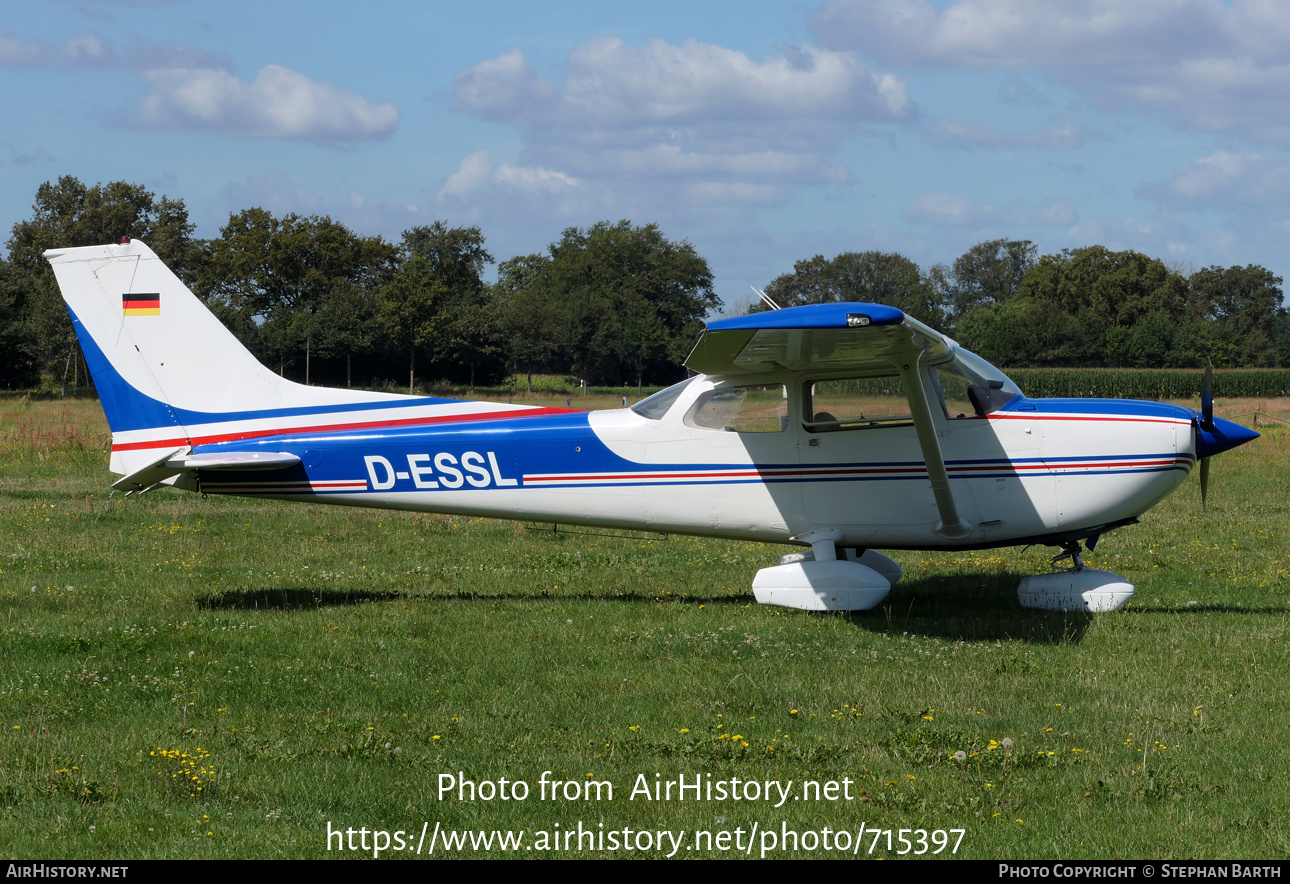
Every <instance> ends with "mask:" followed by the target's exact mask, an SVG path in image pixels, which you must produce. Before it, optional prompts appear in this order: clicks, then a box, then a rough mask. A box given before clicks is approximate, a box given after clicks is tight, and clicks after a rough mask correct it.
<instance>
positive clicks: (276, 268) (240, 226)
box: [197, 208, 399, 370]
mask: <svg viewBox="0 0 1290 884" xmlns="http://www.w3.org/2000/svg"><path fill="white" fill-rule="evenodd" d="M398 257H399V253H398V250H397V249H396V248H395V247H394V246H393V245H391V244H390V243H387V242H385V241H384V240H383V239H381V238H380V237H366V236H359V235H358V234H355V233H354V232H353V231H351V230H350V229H349V228H348V227H346V226H345V225H343V224H340V223H338V222H336V221H333V220H332V219H331V218H327V217H325V216H312V217H308V218H306V217H301V216H299V215H295V214H291V215H287V216H285V217H283V218H275V217H274V216H273V215H272V214H271V213H270V212H268V211H266V210H264V209H258V208H257V209H246V210H244V211H242V212H240V213H238V214H236V215H233V216H231V217H230V218H229V222H228V224H227V225H225V226H224V227H223V229H221V231H220V237H219V238H218V239H216V240H212V241H211V243H210V249H209V252H208V254H207V257H206V260H205V261H204V262H203V264H202V268H201V274H200V276H199V279H198V286H197V291H198V293H199V294H200V295H201V296H202V297H203V298H204V299H205V300H206V302H207V304H209V305H210V306H211V308H212V309H213V310H214V311H215V313H216V315H217V316H219V317H220V318H221V319H222V320H224V322H225V323H226V324H227V325H228V326H229V327H230V328H231V329H232V330H233V331H234V333H236V334H239V336H240V337H242V338H243V340H244V341H247V342H248V343H250V344H252V345H254V346H252V349H253V350H258V351H260V352H261V353H262V354H263V356H264V357H265V358H267V359H268V360H269V361H270V362H274V361H276V362H277V363H278V365H279V370H284V369H285V366H286V365H288V364H294V363H295V362H296V361H297V360H298V359H299V358H301V357H304V356H306V354H310V353H311V352H312V348H313V340H314V336H315V335H317V336H318V337H319V339H320V341H322V342H323V351H324V353H326V354H327V355H332V356H339V355H347V356H348V355H350V353H352V351H349V352H347V353H345V354H342V353H341V352H340V348H341V342H343V341H346V340H350V338H349V336H348V334H349V333H348V332H347V331H346V330H345V326H347V325H349V324H350V323H351V322H352V321H353V318H354V317H352V316H351V315H350V314H349V313H348V312H347V307H349V306H351V305H352V303H353V298H354V297H355V290H357V291H358V292H360V293H363V294H362V295H361V297H370V298H375V293H376V292H377V291H378V290H379V289H380V287H381V286H382V285H384V284H385V283H386V282H387V281H388V280H389V279H390V278H391V277H392V276H393V274H394V271H395V269H396V267H397V266H398ZM333 298H339V299H340V303H338V304H334V305H333V304H330V303H329V302H330V301H331V300H332V299H333ZM375 312H376V310H375V307H374V306H373V307H372V308H371V309H370V310H368V311H367V315H368V316H371V315H374V314H375ZM248 337H250V338H251V340H249V341H248V340H247V339H248Z"/></svg>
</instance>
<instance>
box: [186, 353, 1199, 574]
mask: <svg viewBox="0 0 1290 884" xmlns="http://www.w3.org/2000/svg"><path fill="white" fill-rule="evenodd" d="M808 381H809V378H808ZM792 383H793V384H794V385H795V384H798V383H800V381H799V380H798V379H793V380H792ZM714 386H718V387H719V384H718V385H714V384H713V383H712V382H711V381H709V380H708V379H706V378H702V377H700V378H696V379H694V380H693V381H692V382H690V383H689V384H688V385H687V386H686V387H685V389H684V390H683V391H682V392H681V393H680V394H679V395H678V396H677V398H676V401H675V402H673V403H672V405H671V406H670V407H669V408H668V409H667V410H666V413H664V414H663V415H662V416H661V417H658V418H657V419H651V418H647V417H643V416H641V415H640V414H637V413H636V412H634V411H632V410H630V409H617V410H613V411H599V412H589V413H584V412H569V413H560V414H552V413H550V410H548V409H543V410H541V412H542V413H536V414H534V413H530V412H527V411H517V412H508V413H507V414H508V415H512V414H513V415H514V416H506V415H503V416H498V415H490V416H488V417H487V418H485V419H478V418H472V417H471V416H468V415H467V416H463V418H462V419H460V420H450V421H441V420H440V421H435V414H434V413H433V412H435V411H437V410H439V407H437V406H434V405H427V406H426V410H427V413H426V415H425V418H426V420H427V423H420V422H417V423H411V422H410V421H412V420H413V419H410V418H409V419H408V421H409V423H404V424H403V425H400V426H390V427H370V428H362V429H358V428H355V427H352V426H351V427H349V428H347V429H339V430H330V429H326V428H325V426H326V424H325V422H324V424H323V428H322V429H320V430H314V431H306V432H304V433H295V432H287V433H282V434H278V433H275V434H272V435H259V436H258V437H257V438H245V437H242V436H240V434H229V435H231V436H233V438H227V439H224V440H222V441H219V442H214V443H210V444H205V445H202V444H195V445H194V447H193V451H194V452H195V453H218V452H220V451H221V450H225V449H226V450H237V451H252V450H257V449H262V450H264V451H274V452H290V453H292V454H295V455H298V456H299V457H300V461H301V462H300V464H299V465H298V466H296V467H294V468H292V469H289V470H278V471H272V472H264V471H248V472H230V471H228V470H220V471H218V472H212V471H201V470H199V471H197V475H196V477H195V478H193V477H188V478H187V479H185V478H184V477H181V478H180V480H179V481H178V483H177V484H179V485H180V486H181V487H191V488H192V489H193V490H200V491H203V492H207V493H215V494H238V495H247V496H257V497H272V498H281V499H287V500H297V501H299V500H308V501H313V502H317V503H328V504H342V505H350V506H369V507H383V508H393V509H405V510H414V511H425V512H438V513H452V514H460V515H472V516H482V517H493V518H506V519H521V520H535V521H544V522H556V523H560V522H563V523H567V524H582V525H592V526H602V527H609V528H623V529H636V530H644V531H658V532H663V533H683V534H695V535H708V536H719V537H731V538H739V539H746V540H761V541H769V542H787V541H789V540H790V539H791V538H793V537H796V536H799V535H802V534H805V533H807V532H809V531H811V530H814V529H816V528H821V527H829V528H836V529H838V530H840V531H841V532H842V533H843V539H842V541H841V543H842V544H843V545H846V546H855V547H873V548H878V549H884V548H888V549H900V548H918V549H928V548H970V547H986V546H1007V545H1012V544H1016V543H1019V542H1032V541H1039V540H1044V539H1050V540H1051V539H1055V538H1060V537H1066V536H1077V535H1078V536H1087V534H1089V533H1090V531H1091V530H1092V529H1097V528H1099V527H1102V526H1114V525H1117V524H1123V523H1125V522H1126V521H1130V520H1132V519H1133V518H1135V517H1136V516H1138V515H1140V514H1141V513H1142V512H1144V511H1145V510H1146V509H1148V508H1150V507H1151V506H1152V505H1154V504H1155V503H1157V502H1158V501H1159V500H1160V499H1162V498H1163V497H1165V496H1166V495H1167V494H1169V493H1170V492H1171V491H1172V490H1173V489H1174V488H1176V487H1177V485H1178V484H1179V483H1180V482H1182V480H1183V479H1184V478H1185V477H1186V475H1187V473H1188V472H1189V471H1190V469H1191V467H1192V466H1193V465H1194V463H1195V444H1194V436H1193V428H1192V423H1193V417H1194V416H1193V414H1192V413H1191V412H1190V411H1188V410H1186V409H1183V408H1179V407H1176V406H1172V405H1166V404H1161V403H1153V402H1133V401H1124V400H1029V399H1025V398H1017V399H1015V400H1013V401H1012V402H1010V403H1008V404H1007V405H1006V406H1005V407H1003V408H1001V409H1000V410H998V411H996V412H994V413H992V414H990V415H988V416H984V417H976V416H971V417H957V418H949V417H946V416H944V415H941V414H937V415H936V422H937V433H938V436H939V437H940V444H941V448H942V451H943V453H944V458H945V465H946V470H947V472H948V474H949V476H950V484H951V489H952V492H953V495H954V498H955V500H956V502H957V503H958V507H959V510H960V513H961V514H962V516H963V517H964V520H965V521H966V522H967V523H969V524H970V525H971V528H972V533H971V534H970V535H969V536H967V537H963V538H956V539H955V540H954V541H953V542H950V541H949V540H947V539H946V538H945V537H943V536H941V535H939V534H938V533H937V532H936V525H937V521H938V512H937V507H936V501H935V500H934V498H933V495H932V492H931V489H930V485H929V480H928V473H927V468H926V465H925V463H924V462H923V460H922V458H921V456H920V451H919V445H918V440H917V438H916V434H915V429H914V427H913V426H910V425H892V426H876V427H873V428H866V429H853V430H850V431H846V432H814V431H812V430H811V429H808V428H807V427H806V426H804V425H803V422H802V421H801V420H800V417H801V416H800V414H799V409H800V403H801V401H802V400H801V397H800V396H799V395H797V388H796V387H795V386H793V385H788V384H786V388H787V389H789V390H791V391H792V392H791V393H790V394H789V395H788V396H787V397H786V398H787V400H788V401H787V403H786V406H787V408H786V410H787V419H786V420H784V421H783V426H782V428H781V429H780V430H779V431H777V432H748V433H745V432H738V431H735V430H732V429H728V428H709V427H702V426H694V425H692V424H693V421H692V420H691V421H689V422H687V416H690V415H691V414H692V408H693V406H694V404H695V403H696V401H698V400H699V399H700V398H701V397H703V396H704V395H705V394H709V393H710V392H711V391H712V390H713V388H714ZM332 419H333V420H334V419H335V416H334V415H333V416H332ZM430 421H434V422H430ZM304 423H306V424H308V425H311V426H313V427H318V425H319V423H320V422H319V420H318V418H317V417H316V416H310V417H309V418H308V419H307V420H306V421H304ZM194 442H198V440H194Z"/></svg>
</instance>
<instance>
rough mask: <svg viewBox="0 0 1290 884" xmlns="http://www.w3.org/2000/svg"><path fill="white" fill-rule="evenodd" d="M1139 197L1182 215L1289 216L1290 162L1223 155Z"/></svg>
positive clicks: (1241, 154)
mask: <svg viewBox="0 0 1290 884" xmlns="http://www.w3.org/2000/svg"><path fill="white" fill-rule="evenodd" d="M1137 194H1138V196H1141V197H1145V198H1146V199H1150V200H1152V201H1154V202H1156V203H1159V204H1160V205H1164V206H1169V207H1171V208H1179V209H1217V210H1220V211H1221V210H1228V211H1234V210H1237V209H1248V208H1251V207H1256V208H1262V209H1266V210H1270V211H1272V212H1274V213H1275V214H1277V215H1278V217H1280V216H1283V215H1284V214H1286V212H1287V209H1286V204H1287V201H1290V160H1286V159H1285V158H1283V157H1279V156H1274V155H1270V154H1266V153H1251V152H1242V151H1230V150H1219V151H1216V152H1215V153H1213V154H1211V155H1210V156H1207V157H1201V158H1200V159H1198V160H1195V161H1193V162H1191V163H1188V164H1187V165H1185V166H1182V167H1180V168H1177V169H1175V170H1173V171H1172V172H1170V173H1169V174H1168V175H1167V176H1166V177H1165V178H1164V180H1162V181H1159V182H1155V183H1152V184H1144V185H1142V186H1141V187H1139V188H1138V191H1137Z"/></svg>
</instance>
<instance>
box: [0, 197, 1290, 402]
mask: <svg viewBox="0 0 1290 884" xmlns="http://www.w3.org/2000/svg"><path fill="white" fill-rule="evenodd" d="M194 230H195V226H194V225H193V223H192V222H191V221H190V220H189V218H188V211H187V209H186V207H185V206H184V203H183V201H182V200H179V199H171V198H169V197H166V196H162V197H160V198H158V197H156V196H155V195H154V194H152V193H151V192H149V191H148V190H147V189H145V188H143V187H142V186H140V185H136V184H129V183H127V182H112V183H109V184H96V185H94V186H92V187H91V186H87V185H85V184H83V183H82V182H80V181H79V180H77V179H76V178H74V177H70V176H68V177H64V178H61V179H59V180H58V181H57V182H56V183H53V182H49V183H46V184H43V185H42V186H41V187H40V189H39V190H38V191H37V193H36V201H35V204H34V206H33V214H32V216H31V217H30V218H27V219H25V220H23V221H20V222H18V223H16V224H14V226H13V229H12V234H11V236H10V238H9V240H8V257H7V258H6V259H0V387H5V388H9V389H17V388H30V387H34V386H37V385H40V384H42V383H43V384H46V385H50V384H52V385H53V386H55V387H60V388H62V389H64V390H65V389H66V387H67V385H68V383H69V378H70V379H73V380H74V379H76V378H78V377H83V376H84V375H83V368H82V364H83V363H82V362H81V360H80V355H79V350H78V347H77V342H76V339H75V335H74V334H73V332H72V328H71V322H70V320H69V318H68V314H67V311H66V308H65V307H64V306H63V303H62V299H61V297H60V296H59V294H58V289H57V284H56V282H55V280H54V276H53V272H52V270H51V268H50V266H49V264H48V262H47V261H45V260H44V259H43V258H42V257H41V255H42V253H43V252H44V251H45V250H46V249H49V248H68V247H76V246H84V245H101V244H103V243H109V242H117V241H119V240H120V239H121V237H123V236H130V237H134V238H139V239H142V240H144V241H145V242H147V244H148V245H149V246H150V247H151V248H152V249H153V251H155V252H156V253H157V255H158V256H159V257H160V258H161V259H162V260H163V261H165V262H166V264H167V265H168V266H169V267H170V268H171V269H172V270H173V271H174V272H175V273H176V275H178V276H179V278H180V279H181V280H183V281H184V283H185V284H187V285H188V286H189V287H190V288H191V289H192V290H193V291H194V292H195V293H196V294H197V296H198V297H200V298H201V299H202V300H203V301H204V302H205V303H206V304H207V305H208V306H209V307H210V308H211V310H212V311H214V312H215V314H216V315H217V316H219V317H220V319H221V320H222V321H223V322H224V323H225V324H226V325H227V326H228V327H229V328H230V329H231V330H232V331H233V333H234V334H236V335H237V336H238V338H239V339H240V340H241V341H242V342H243V343H244V344H245V345H246V346H247V347H248V348H249V349H250V350H251V351H252V352H253V353H255V354H256V356H257V357H258V358H259V359H260V360H261V361H263V362H264V363H265V364H266V365H268V366H270V367H271V368H274V369H276V370H277V371H279V372H280V373H282V374H283V375H284V376H286V377H290V378H292V379H295V380H299V381H304V382H307V383H316V384H327V385H333V386H343V385H361V386H378V385H389V386H394V385H398V386H403V385H404V382H405V381H406V386H408V387H409V388H415V387H416V386H417V384H418V383H419V382H423V381H449V382H453V383H461V384H470V385H471V386H474V385H475V384H480V385H485V384H496V383H498V382H499V381H500V380H501V379H502V378H504V377H506V376H508V375H518V376H519V377H520V378H521V379H524V378H528V379H529V383H530V384H531V378H532V375H533V374H534V373H560V374H565V375H571V376H574V377H579V378H583V379H585V380H586V381H587V382H588V383H589V384H611V385H616V386H621V385H626V384H634V385H637V386H640V385H643V384H651V385H656V384H662V383H668V382H671V381H673V380H676V379H678V378H680V377H682V376H683V375H684V369H683V368H682V367H681V362H682V360H683V359H684V358H685V356H686V354H687V353H688V352H689V349H690V347H691V346H692V345H693V343H694V340H695V338H696V337H697V336H698V333H699V331H700V330H701V329H702V327H703V320H704V318H705V317H706V316H708V315H710V314H711V313H712V312H713V311H715V310H716V309H717V308H718V307H719V306H720V304H721V302H720V300H719V299H718V298H717V296H716V294H715V293H714V291H713V277H712V272H711V270H710V269H709V267H708V264H707V262H706V261H705V260H704V258H703V257H702V256H700V255H699V254H698V253H697V252H696V251H695V249H694V248H693V246H691V245H690V244H689V243H688V242H684V241H682V242H674V241H672V240H669V239H667V238H666V237H665V236H664V235H663V233H662V231H660V230H659V228H658V226H657V225H654V224H646V225H643V226H642V225H634V224H632V223H631V222H629V221H619V222H617V223H614V222H609V221H602V222H600V223H598V224H594V225H592V226H591V227H588V228H576V227H571V228H569V229H567V230H565V231H564V232H563V234H562V235H561V237H560V239H559V240H558V241H557V242H554V243H552V244H551V245H550V246H549V248H548V249H547V251H546V252H544V253H535V254H530V255H521V256H518V257H514V258H510V259H508V260H505V261H502V262H501V263H498V264H497V265H496V266H497V278H496V282H493V283H487V282H485V280H484V277H485V275H486V272H487V270H488V268H489V266H490V265H493V264H494V263H496V262H495V259H494V257H493V255H492V254H491V253H490V252H489V251H488V250H487V248H486V242H485V239H484V236H483V233H482V232H481V231H480V229H479V228H478V227H451V226H449V225H448V224H446V223H444V222H435V223H433V224H430V225H426V226H420V227H414V228H411V229H409V230H405V231H404V232H403V234H402V236H401V238H400V241H399V242H389V241H386V240H385V239H383V238H381V237H379V236H375V237H369V236H363V235H360V234H358V233H355V232H354V231H352V230H350V229H349V228H347V227H346V226H345V225H343V224H340V223H338V222H336V221H334V220H332V219H331V218H328V217H325V216H309V217H305V216H300V215H295V214H288V215H285V216H282V217H275V216H274V215H273V214H272V213H270V212H268V211H266V210H264V209H261V208H252V209H246V210H244V211H242V212H239V213H237V214H234V215H232V216H231V217H230V218H229V221H228V224H226V225H225V226H224V227H223V228H222V229H221V230H220V235H219V236H218V237H216V238H214V239H210V240H200V239H197V238H195V237H194V236H193V233H194ZM1280 286H1281V279H1280V278H1279V277H1276V276H1274V275H1273V274H1272V273H1271V272H1270V271H1268V270H1266V269H1264V268H1262V267H1256V266H1249V267H1244V268H1242V267H1230V268H1221V267H1208V268H1205V269H1203V270H1197V271H1195V272H1193V273H1191V274H1189V275H1184V274H1183V273H1181V272H1180V271H1179V270H1178V269H1176V268H1170V267H1168V266H1166V265H1165V264H1164V263H1162V262H1161V261H1159V260H1156V259H1153V258H1149V257H1147V256H1145V255H1142V254H1139V253H1137V252H1113V251H1110V250H1108V249H1105V248H1103V247H1101V246H1090V247H1088V248H1084V249H1076V250H1065V251H1062V252H1061V253H1059V254H1056V255H1043V256H1040V255H1039V254H1038V250H1037V248H1036V246H1035V245H1034V244H1033V243H1031V242H1028V241H1020V240H1016V241H1014V240H993V241H990V242H984V243H980V244H978V245H976V246H973V247H972V248H971V249H969V250H968V251H967V252H966V253H964V254H963V255H962V256H960V257H959V258H958V259H957V260H956V261H955V262H954V263H953V265H940V264H938V265H936V266H934V267H932V268H930V269H929V270H927V271H923V270H922V269H920V268H919V266H918V265H917V264H915V263H914V262H913V261H911V260H909V259H908V258H906V257H904V256H902V255H899V254H893V253H884V252H876V251H866V252H847V253H843V254H841V255H838V256H836V257H834V258H831V259H826V258H824V257H823V256H822V255H816V256H814V257H813V258H810V259H806V260H802V261H798V262H797V263H796V264H795V265H794V268H793V272H792V273H788V274H784V275H782V276H779V277H777V278H776V279H774V280H773V281H771V282H770V283H769V284H768V285H767V286H766V293H767V295H769V296H770V297H771V298H772V299H773V300H775V301H776V302H777V303H778V304H779V305H780V306H784V307H788V306H795V305H798V304H807V303H821V302H827V301H870V302H879V303H885V304H890V305H892V306H895V307H899V308H901V309H902V310H904V311H905V312H907V313H908V314H910V315H911V316H914V317H915V318H917V319H919V320H921V321H923V322H926V323H927V324H928V325H931V326H932V327H934V328H937V329H942V330H945V331H947V332H949V333H951V334H953V335H955V336H956V337H957V338H958V340H959V341H960V342H961V343H962V344H963V345H964V346H966V347H968V348H969V349H972V350H975V351H976V352H978V353H980V354H981V355H982V356H984V357H985V358H986V359H989V360H990V361H992V362H996V363H998V364H1000V365H1002V366H1005V367H1008V366H1048V365H1063V366H1102V365H1107V366H1143V367H1167V366H1180V367H1181V366H1194V365H1201V364H1203V363H1204V361H1205V360H1206V359H1209V358H1212V359H1213V361H1214V364H1215V365H1216V366H1220V367H1223V366H1227V367H1242V366H1273V365H1290V320H1288V319H1287V314H1286V311H1285V308H1284V307H1283V306H1282V304H1281V288H1280ZM750 309H754V310H755V309H761V307H760V306H753V307H751V308H750ZM521 382H523V381H521Z"/></svg>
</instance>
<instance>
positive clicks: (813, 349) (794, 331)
mask: <svg viewBox="0 0 1290 884" xmlns="http://www.w3.org/2000/svg"><path fill="white" fill-rule="evenodd" d="M955 346H956V345H955V343H954V341H952V340H951V339H949V338H947V337H945V336H944V335H942V334H940V333H939V332H937V331H935V330H933V329H931V328H929V327H927V326H926V325H923V323H921V322H919V321H918V320H916V319H913V318H911V317H909V316H906V315H905V314H904V313H903V312H902V311H900V310H897V309H896V308H895V307H888V306H886V305H883V304H861V303H836V304H807V305H805V306H802V307H789V308H787V309H783V310H771V311H767V312H765V313H753V314H750V315H748V316H737V317H735V318H733V319H720V320H717V321H716V322H710V323H708V328H707V331H705V332H704V333H703V336H702V337H701V338H699V341H698V343H697V344H695V345H694V350H693V351H692V352H691V353H690V356H689V358H687V359H686V360H685V365H686V367H687V368H690V369H693V370H694V371H698V372H702V373H703V374H706V375H709V376H715V377H722V378H726V379H736V378H741V377H742V378H747V377H748V376H749V375H753V374H756V373H759V372H769V371H782V370H784V369H787V370H789V371H807V370H815V371H819V370H825V371H851V370H854V371H858V372H863V373H866V374H868V373H873V374H875V375H877V374H898V375H899V376H900V379H901V381H902V382H903V384H904V388H905V396H906V398H907V399H908V400H909V410H910V414H911V416H912V417H913V419H914V427H915V429H916V430H917V433H918V445H919V447H920V448H921V449H922V454H923V461H924V462H925V463H926V464H927V475H928V478H929V479H930V480H931V483H932V494H933V495H934V497H935V498H936V507H937V510H938V511H939V513H940V516H941V523H940V525H938V526H937V528H936V530H937V532H938V533H939V534H941V535H942V536H945V537H963V536H966V535H967V534H970V533H971V531H972V526H971V525H970V524H968V523H967V522H965V521H964V520H963V519H962V517H961V516H960V515H959V512H958V506H957V504H956V503H955V502H954V493H953V490H952V489H951V488H950V481H949V474H948V473H947V472H946V470H945V457H944V455H943V454H942V453H941V445H940V440H939V439H938V438H937V436H936V424H935V421H934V419H933V417H932V408H931V404H930V401H929V399H928V396H927V390H926V387H925V385H924V381H923V372H922V368H923V366H926V365H936V364H938V363H941V362H946V361H948V360H949V359H951V358H953V355H954V347H955Z"/></svg>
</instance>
